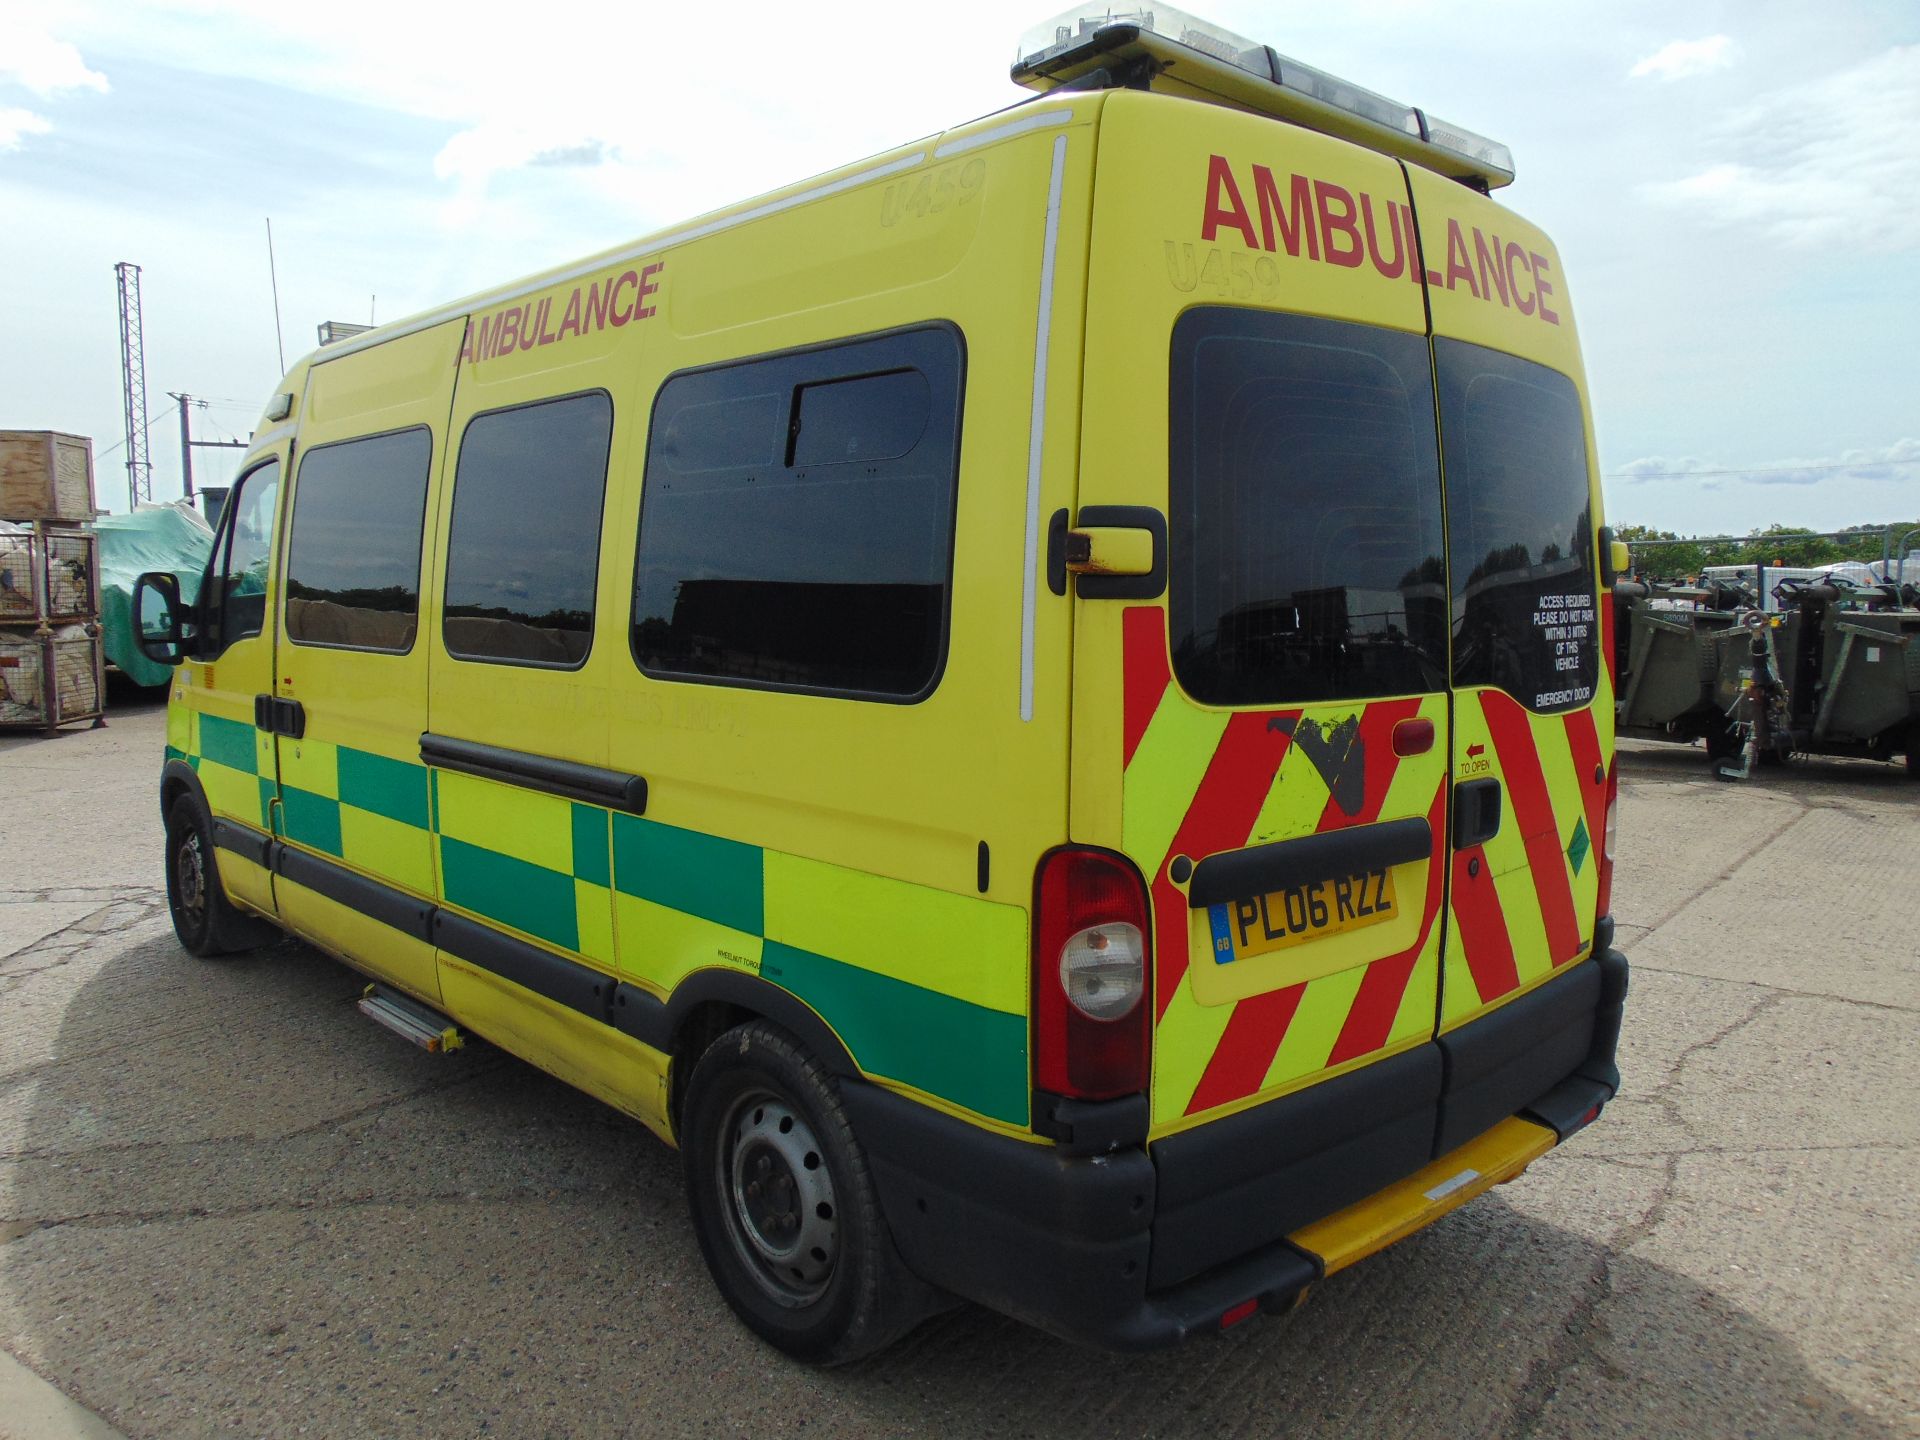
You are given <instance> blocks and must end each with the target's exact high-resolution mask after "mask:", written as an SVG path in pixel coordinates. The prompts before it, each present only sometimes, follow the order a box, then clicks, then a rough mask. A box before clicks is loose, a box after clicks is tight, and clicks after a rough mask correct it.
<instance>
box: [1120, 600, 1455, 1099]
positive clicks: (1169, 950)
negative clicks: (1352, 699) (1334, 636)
mask: <svg viewBox="0 0 1920 1440" xmlns="http://www.w3.org/2000/svg"><path fill="white" fill-rule="evenodd" d="M1122 634H1123V644H1124V650H1125V686H1124V690H1123V707H1122V708H1123V716H1122V733H1123V755H1124V759H1125V779H1124V792H1125V793H1124V808H1123V830H1124V839H1125V848H1126V850H1127V852H1128V853H1129V854H1130V855H1132V856H1133V857H1134V858H1135V859H1136V860H1137V861H1138V862H1139V863H1140V865H1141V868H1142V870H1143V871H1144V872H1145V873H1146V874H1147V875H1148V877H1149V880H1150V883H1151V887H1152V894H1153V904H1154V965H1155V996H1154V1002H1155V1007H1156V1016H1157V1020H1158V1028H1157V1030H1156V1033H1155V1052H1154V1087H1153V1091H1154V1093H1153V1110H1154V1119H1155V1123H1156V1124H1160V1125H1167V1124H1178V1123H1180V1122H1182V1121H1183V1120H1184V1119H1186V1118H1187V1117H1191V1116H1198V1115H1201V1114H1203V1113H1206V1112H1211V1111H1215V1110H1218V1109H1220V1108H1221V1107H1223V1106H1244V1105H1246V1104H1249V1103H1252V1102H1253V1101H1254V1100H1255V1099H1256V1098H1259V1097H1262V1096H1265V1095H1267V1094H1270V1093H1272V1092H1275V1091H1277V1090H1280V1089H1284V1088H1297V1087H1298V1086H1300V1085H1302V1084H1306V1083H1310V1082H1311V1081H1313V1080H1316V1079H1319V1078H1322V1077H1323V1076H1324V1075H1325V1074H1327V1073H1328V1072H1329V1071H1331V1070H1333V1069H1336V1068H1343V1067H1350V1066H1353V1065H1357V1064H1363V1063H1365V1062H1366V1061H1367V1060H1370V1059H1374V1058H1378V1056H1379V1055H1380V1054H1382V1053H1385V1052H1386V1051H1389V1050H1392V1049H1396V1048H1404V1047H1405V1046H1407V1045H1411V1044H1415V1043H1418V1042H1419V1041H1420V1040H1423V1039H1425V1038H1426V1037H1427V1036H1429V1035H1430V1034H1431V1033H1432V1029H1433V1017H1434V1013H1435V1005H1436V1000H1437V986H1438V983H1439V950H1440V938H1441V937H1440V931H1441V928H1442V927H1441V926H1440V925H1439V924H1438V923H1437V922H1438V919H1439V915H1440V909H1441V897H1442V895H1443V893H1444V886H1443V884H1442V881H1443V879H1444V849H1443V848H1442V847H1443V846H1444V837H1445V834H1446V800H1447V797H1446V760H1445V756H1446V721H1447V716H1446V702H1445V697H1444V696H1439V695H1435V696H1426V697H1413V698H1407V699H1394V700H1376V701H1370V702H1366V703H1364V704H1361V703H1347V704H1336V705H1320V706H1309V707H1304V708H1298V709H1284V710H1261V711H1240V712H1227V711H1220V710H1207V709H1203V708H1201V707H1200V706H1197V705H1195V704H1193V703H1192V702H1191V701H1189V700H1187V699H1186V698H1185V697H1184V696H1183V695H1182V694H1181V693H1180V692H1179V691H1178V689H1177V688H1176V687H1174V686H1173V685H1172V681H1171V673H1170V667H1169V663H1168V658H1167V641H1166V625H1165V618H1164V612H1163V611H1162V610H1161V609H1160V608H1159V607H1157V606H1136V607H1131V608H1129V609H1128V610H1127V611H1126V612H1125V614H1124V616H1123V619H1122ZM1416 716H1424V717H1425V718H1427V719H1429V720H1431V721H1432V722H1433V723H1434V726H1435V729H1436V732H1437V739H1436V744H1435V746H1434V749H1433V750H1432V751H1431V752H1430V753H1428V754H1426V755H1422V756H1417V757H1413V758H1410V759H1406V760H1402V759H1401V758H1400V757H1398V756H1396V755H1395V754H1394V753H1393V745H1392V732H1393V728H1394V726H1395V725H1396V724H1398V723H1399V722H1400V721H1401V720H1404V719H1410V718H1413V717H1416ZM1355 717H1357V721H1358V723H1357V728H1356V729H1355V730H1354V732H1353V734H1352V736H1351V739H1350V740H1349V741H1348V743H1347V747H1346V750H1345V751H1344V752H1342V753H1341V754H1340V755H1338V756H1331V759H1332V760H1333V761H1352V762H1353V763H1356V764H1358V765H1359V766H1360V767H1361V773H1362V774H1363V775H1364V783H1363V784H1362V785H1361V786H1360V787H1359V795H1358V802H1357V803H1356V804H1355V805H1354V808H1353V811H1352V813H1348V811H1347V810H1346V808H1344V807H1343V806H1342V804H1341V803H1340V800H1339V799H1336V797H1335V794H1334V791H1333V789H1332V787H1331V786H1330V784H1329V783H1328V781H1327V779H1326V778H1325V777H1324V776H1323V775H1322V773H1321V770H1320V767H1319V766H1317V765H1316V764H1315V763H1314V761H1313V758H1312V757H1311V756H1309V755H1308V754H1305V753H1303V751H1302V746H1301V744H1300V743H1299V742H1298V741H1297V740H1296V739H1295V736H1296V735H1297V734H1299V733H1302V731H1303V730H1304V729H1305V728H1306V727H1315V728H1316V729H1317V730H1318V732H1319V733H1318V734H1316V735H1313V736H1311V737H1309V738H1310V740H1312V741H1314V742H1316V743H1318V744H1320V745H1322V746H1324V745H1326V744H1328V743H1331V742H1329V741H1328V740H1326V739H1324V738H1323V737H1329V736H1335V735H1337V734H1339V733H1341V732H1340V730H1339V727H1340V726H1341V725H1342V723H1343V722H1346V721H1348V720H1350V719H1354V718H1355ZM1322 759H1323V761H1325V760H1327V759H1329V756H1325V755H1323V757H1322ZM1347 798H1348V799H1349V800H1350V801H1351V800H1352V797H1351V796H1349V797H1347ZM1400 815H1425V816H1427V817H1428V819H1429V822H1430V823H1431V825H1432V827H1433V831H1434V835H1435V837H1436V842H1437V843H1436V847H1435V851H1434V854H1433V857H1432V859H1431V861H1430V862H1429V864H1428V866H1427V867H1426V871H1425V874H1424V875H1419V876H1418V877H1417V878H1416V879H1414V880H1412V881H1409V882H1400V881H1396V883H1397V884H1400V886H1401V890H1400V893H1401V908H1402V911H1403V922H1404V923H1402V922H1396V924H1395V926H1382V927H1379V928H1378V929H1376V930H1375V931H1373V932H1372V933H1371V935H1369V934H1368V933H1367V932H1356V933H1355V934H1354V935H1352V936H1347V937H1337V938H1336V939H1335V940H1333V941H1317V942H1315V943H1314V944H1313V945H1311V946H1302V947H1299V948H1298V949H1296V950H1294V951H1291V952H1287V957H1286V958H1276V959H1273V960H1267V959H1266V958H1265V957H1262V959H1260V960H1257V961H1247V962H1241V964H1243V965H1245V966H1246V967H1247V970H1246V971H1245V972H1244V973H1242V974H1240V975H1237V976H1235V977H1234V981H1235V983H1236V984H1239V985H1240V986H1241V987H1242V988H1243V989H1244V990H1245V991H1246V993H1241V994H1237V995H1232V996H1229V997H1228V998H1226V999H1225V1000H1224V1001H1220V997H1219V995H1218V994H1216V996H1215V999H1216V1001H1217V1002H1219V1003H1213V1004H1204V1003H1202V1001H1201V999H1200V997H1199V995H1198V994H1196V986H1195V984H1194V983H1193V982H1192V981H1191V980H1190V978H1189V976H1188V965H1189V960H1190V957H1191V955H1192V954H1193V953H1194V947H1195V941H1194V939H1193V936H1194V933H1195V928H1194V927H1195V926H1196V925H1198V926H1199V929H1200V934H1201V937H1202V939H1201V941H1200V942H1199V943H1200V945H1201V949H1200V952H1199V953H1201V954H1202V955H1204V956H1207V957H1208V958H1207V959H1204V960H1203V961H1202V962H1201V963H1202V964H1211V963H1212V962H1211V959H1210V955H1211V944H1210V942H1208V941H1207V940H1206V938H1205V929H1204V917H1203V918H1202V919H1201V920H1199V921H1196V920H1195V918H1194V915H1193V912H1191V911H1190V910H1189V908H1188V906H1187V899H1186V895H1185V894H1184V893H1183V892H1182V891H1181V889H1180V888H1179V887H1178V886H1177V885H1175V884H1174V883H1173V880H1172V877H1171V875H1170V874H1169V868H1168V867H1169V865H1170V863H1171V862H1172V860H1173V858H1174V857H1175V856H1177V855H1185V856H1187V857H1188V858H1189V859H1192V860H1195V861H1199V860H1202V859H1205V858H1206V857H1207V856H1209V855H1214V854H1219V853H1221V852H1222V851H1228V850H1237V849H1240V848H1242V847H1244V846H1246V845H1250V844H1264V843H1267V842H1269V841H1273V840H1280V839H1287V838H1291V837H1293V836H1298V835H1306V834H1311V833H1314V832H1315V831H1319V830H1332V829H1337V828H1341V827H1343V826H1348V825H1364V824H1370V823H1372V822H1374V821H1376V820H1380V819H1382V818H1393V817H1397V816H1400ZM1404 868H1411V867H1403V869H1404ZM1408 912H1411V913H1408ZM1401 933H1404V940H1403V941H1402V942H1399V943H1394V944H1393V945H1392V948H1391V950H1390V951H1389V953H1385V954H1379V953H1369V947H1371V948H1372V950H1373V951H1375V952H1377V951H1378V950H1379V947H1380V946H1381V945H1382V943H1383V942H1386V941H1389V940H1391V937H1392V935H1393V934H1401ZM1331 944H1345V945H1346V947H1347V949H1346V951H1345V952H1344V953H1346V954H1348V955H1350V956H1351V957H1352V958H1351V960H1350V962H1349V963H1346V964H1345V965H1344V966H1342V967H1341V968H1332V969H1331V970H1330V972H1329V973H1321V972H1322V971H1328V968H1329V967H1328V965H1327V963H1326V962H1325V960H1324V959H1322V960H1321V962H1320V963H1319V965H1318V966H1316V965H1314V964H1313V963H1312V962H1311V961H1310V960H1306V961H1304V962H1303V956H1304V954H1305V952H1307V951H1317V950H1321V948H1322V947H1325V946H1329V945H1331ZM1256 966H1265V967H1267V968H1265V969H1261V970H1256V969H1255V968H1254V967H1256ZM1290 970H1291V971H1292V972H1294V973H1299V972H1301V971H1303V970H1304V971H1305V972H1307V973H1305V974H1303V975H1302V977H1301V978H1299V979H1296V980H1292V981H1291V982H1289V980H1288V974H1289V971H1290ZM1203 978H1204V977H1203ZM1219 984H1220V982H1219V981H1218V980H1217V979H1214V980H1213V982H1212V987H1213V988H1214V989H1215V990H1216V991H1217V989H1218V986H1219Z"/></svg>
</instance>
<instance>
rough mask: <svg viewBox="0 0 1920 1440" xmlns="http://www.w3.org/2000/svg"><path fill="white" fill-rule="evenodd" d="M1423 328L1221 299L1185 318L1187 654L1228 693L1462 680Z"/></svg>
mask: <svg viewBox="0 0 1920 1440" xmlns="http://www.w3.org/2000/svg"><path fill="white" fill-rule="evenodd" d="M1433 414H1434V409H1433V383H1432V371H1431V369H1430V362H1429V358H1428V351H1427V342H1426V339H1425V337H1424V336H1420V335H1409V334H1404V333H1401V332H1398V331H1390V330H1382V329H1378V328H1376V327H1373V326H1363V325H1354V324H1348V323H1345V322H1340V321H1333V320H1322V319H1316V318H1311V317H1308V316H1301V315H1284V314H1273V313H1268V312H1263V311H1255V310H1242V309H1232V308H1227V307H1217V306H1209V307H1202V308H1198V309H1193V310H1189V311H1187V312H1186V313H1185V314H1184V315H1182V316H1181V317H1180V319H1179V321H1178V323H1176V325H1175V326H1174V332H1173V354H1172V394H1171V397H1170V409H1169V415H1168V422H1169V428H1170V433H1171V453H1170V457H1169V460H1170V467H1171V474H1170V481H1171V501H1172V513H1171V516H1170V525H1169V528H1170V530H1171V541H1172V556H1171V575H1170V587H1171V595H1170V611H1171V613H1170V617H1169V618H1170V625H1171V636H1170V638H1171V641H1172V645H1173V668H1174V674H1175V675H1176V676H1177V677H1178V679H1179V681H1180V684H1181V686H1182V688H1184V689H1185V690H1186V691H1187V693H1188V694H1189V695H1191V696H1193V697H1194V698H1195V699H1196V700H1199V701H1201V702H1203V703H1206V704H1211V705H1259V704H1280V703H1285V704H1304V703H1311V702H1316V701H1328V700H1360V699H1367V698H1370V697H1375V696H1384V695H1409V694H1418V693H1422V692H1428V691H1433V690H1437V689H1440V688H1442V687H1443V686H1444V685H1445V683H1446V678H1445V677H1446V657H1447V621H1446V574H1445V567H1444V565H1443V564H1442V559H1441V556H1442V538H1441V537H1442V532H1441V520H1440V514H1441V499H1440V480H1439V457H1438V454H1437V449H1436V445H1435V441H1434V429H1433Z"/></svg>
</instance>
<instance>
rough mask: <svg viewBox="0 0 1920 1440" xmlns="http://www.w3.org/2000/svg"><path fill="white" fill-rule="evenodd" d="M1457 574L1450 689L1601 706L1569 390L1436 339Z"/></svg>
mask: <svg viewBox="0 0 1920 1440" xmlns="http://www.w3.org/2000/svg"><path fill="white" fill-rule="evenodd" d="M1433 348H1434V363H1435V369H1436V372H1437V373H1438V375H1439V377H1440V433H1441V449H1442V452H1443V453H1444V455H1445V459H1446V472H1447V527H1448V531H1447V533H1448V544H1449V562H1450V568H1451V570H1452V575H1453V604H1452V609H1453V683H1454V684H1455V685H1463V686H1464V685H1493V686H1497V687H1499V688H1500V689H1502V690H1504V691H1506V692H1507V693H1508V694H1509V695H1511V696H1513V698H1514V699H1516V700H1518V701H1520V703H1521V704H1523V705H1526V706H1528V707H1530V708H1532V709H1534V710H1540V711H1550V710H1568V709H1572V708H1574V707H1576V706H1579V705H1584V704H1586V703H1587V701H1589V700H1591V699H1592V698H1593V691H1594V686H1595V685H1596V684H1597V683H1598V680H1599V666H1600V642H1599V634H1600V627H1599V623H1598V611H1597V608H1596V600H1595V593H1596V592H1595V576H1594V572H1593V555H1594V540H1593V502H1592V499H1591V495H1590V491H1589V488H1588V482H1587V445H1586V427H1585V424H1584V423H1583V421H1582V419H1581V413H1580V397H1579V395H1578V393H1577V392H1576V391H1575V390H1574V386H1573V382H1572V381H1571V380H1569V379H1568V378H1567V377H1566V376H1564V375H1561V374H1559V373H1558V372H1556V371H1552V370H1548V369H1546V368H1545V367H1544V366H1541V365H1536V364H1534V363H1533V362H1531V361H1528V360H1517V359H1515V358H1514V357H1513V356H1511V355H1503V354H1501V353H1500V352H1499V351H1496V350H1487V349H1483V348H1481V347H1480V346H1478V345H1468V344H1466V343H1464V342H1463V341H1459V340H1436V341H1435V342H1434V347H1433Z"/></svg>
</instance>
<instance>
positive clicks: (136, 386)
mask: <svg viewBox="0 0 1920 1440" xmlns="http://www.w3.org/2000/svg"><path fill="white" fill-rule="evenodd" d="M113 273H114V274H115V275H116V276H118V277H119V281H120V393H121V395H122V397H123V398H124V401H125V405H124V409H125V412H126V420H127V508H128V509H129V510H131V509H132V508H133V507H134V506H136V505H139V504H140V503H141V502H142V501H145V500H151V499H153V462H152V461H151V460H150V459H148V458H147V343H146V340H145V338H144V336H143V335H142V334H141V328H140V267H139V266H138V265H135V264H133V263H132V262H131V261H128V260H122V261H121V262H120V263H119V264H118V265H116V266H114V267H113Z"/></svg>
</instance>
